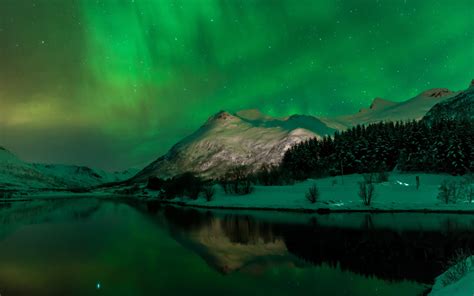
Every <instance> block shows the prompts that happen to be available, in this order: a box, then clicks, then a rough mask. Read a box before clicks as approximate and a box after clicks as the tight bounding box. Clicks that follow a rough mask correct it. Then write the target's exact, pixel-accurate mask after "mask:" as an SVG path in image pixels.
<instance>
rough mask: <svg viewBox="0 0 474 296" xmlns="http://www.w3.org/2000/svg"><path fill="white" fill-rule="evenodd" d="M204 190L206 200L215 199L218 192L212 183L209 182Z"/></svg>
mask: <svg viewBox="0 0 474 296" xmlns="http://www.w3.org/2000/svg"><path fill="white" fill-rule="evenodd" d="M202 192H203V193H204V197H205V198H206V200H207V201H208V202H209V201H212V200H213V199H214V194H215V193H216V190H215V189H214V186H213V185H212V184H207V185H205V186H204V187H203V189H202Z"/></svg>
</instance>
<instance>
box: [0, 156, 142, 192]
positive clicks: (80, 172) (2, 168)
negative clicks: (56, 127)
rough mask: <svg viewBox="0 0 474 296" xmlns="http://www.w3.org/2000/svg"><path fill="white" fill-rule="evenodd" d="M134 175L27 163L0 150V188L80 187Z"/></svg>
mask: <svg viewBox="0 0 474 296" xmlns="http://www.w3.org/2000/svg"><path fill="white" fill-rule="evenodd" d="M137 172H138V170H137V169H129V170H126V171H122V172H114V173H108V172H105V171H103V170H99V169H91V168H89V167H85V166H76V165H60V164H39V163H28V162H24V161H22V160H21V159H19V158H18V157H16V156H15V155H14V154H13V153H11V152H10V151H8V150H7V149H6V148H4V147H0V189H8V190H41V189H51V188H54V189H71V188H83V187H91V186H97V185H100V184H103V183H109V182H117V181H122V180H126V179H129V178H131V177H132V176H133V175H134V174H136V173H137Z"/></svg>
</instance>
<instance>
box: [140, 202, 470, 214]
mask: <svg viewBox="0 0 474 296" xmlns="http://www.w3.org/2000/svg"><path fill="white" fill-rule="evenodd" d="M132 199H133V200H135V201H137V200H136V199H134V198H132ZM138 201H143V202H146V203H156V204H167V205H174V206H180V207H187V208H198V209H209V210H212V209H215V210H240V211H267V212H268V211H274V212H290V213H301V214H321V215H325V214H331V213H374V214H377V213H421V214H465V215H469V214H474V208H473V209H466V210H460V209H380V208H367V209H347V208H345V209H333V208H315V209H309V208H282V207H274V208H271V207H245V206H217V205H216V206H213V205H203V204H189V203H186V202H183V201H172V200H171V201H167V200H138Z"/></svg>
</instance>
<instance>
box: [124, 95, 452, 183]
mask: <svg viewBox="0 0 474 296" xmlns="http://www.w3.org/2000/svg"><path fill="white" fill-rule="evenodd" d="M459 93H460V92H452V91H450V90H448V89H445V88H436V89H431V90H428V91H425V92H423V93H421V94H419V95H418V96H416V97H414V98H412V99H409V100H407V101H404V102H400V103H397V102H392V101H388V100H384V99H381V98H376V99H375V100H374V101H373V102H372V104H371V105H370V107H369V108H367V109H362V110H360V111H359V112H358V113H356V114H352V115H345V116H338V117H335V118H327V117H326V118H319V117H314V116H309V115H292V116H289V117H283V118H275V117H271V116H268V115H264V114H262V113H260V112H259V111H258V110H244V111H240V112H237V113H235V114H231V113H229V112H224V111H221V112H219V113H217V114H216V115H214V116H211V117H210V118H209V119H208V121H207V122H206V123H205V124H204V125H203V126H201V128H199V129H198V130H197V131H196V132H195V133H193V134H192V135H190V136H188V137H186V138H184V139H183V140H181V141H180V142H178V143H177V144H176V145H175V146H173V147H172V148H171V150H170V151H169V152H168V153H166V154H165V155H163V156H161V157H160V158H158V159H157V160H156V161H154V162H152V163H151V164H150V165H148V166H147V167H145V168H144V169H143V170H142V171H141V172H140V173H138V174H137V175H136V177H135V178H134V179H133V180H134V181H144V180H146V179H147V178H148V177H150V176H159V177H165V178H166V177H171V176H174V175H177V174H180V173H183V172H186V171H192V172H195V173H198V174H200V175H202V176H205V177H218V176H221V175H222V174H224V173H225V172H227V171H228V170H229V169H230V168H232V167H234V166H236V165H247V166H249V167H250V169H252V170H257V169H259V168H260V167H262V165H264V164H265V165H273V164H278V163H279V162H280V161H281V159H282V157H283V155H284V153H285V151H286V150H287V149H288V148H289V147H291V146H292V145H294V144H296V143H299V142H301V141H304V140H306V139H308V138H311V137H315V136H316V137H321V136H324V135H332V134H333V133H334V132H335V131H336V130H345V129H347V128H349V127H352V126H355V125H357V124H369V123H374V122H380V121H405V120H420V119H421V118H423V116H425V114H426V113H427V112H428V111H429V110H430V109H431V108H432V107H433V106H434V105H436V104H438V103H440V102H442V101H445V100H447V99H449V98H452V97H454V96H456V95H458V94H459Z"/></svg>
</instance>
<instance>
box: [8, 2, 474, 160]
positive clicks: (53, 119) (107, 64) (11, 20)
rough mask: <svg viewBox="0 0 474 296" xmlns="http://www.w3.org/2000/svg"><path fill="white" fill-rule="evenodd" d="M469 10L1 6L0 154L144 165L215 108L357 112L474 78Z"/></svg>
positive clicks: (297, 5) (336, 5)
mask: <svg viewBox="0 0 474 296" xmlns="http://www.w3.org/2000/svg"><path fill="white" fill-rule="evenodd" d="M473 14H474V2H473V1H472V0H455V1H453V0H448V1H435V0H433V1H426V0H405V1H403V0H401V1H398V0H389V1H382V0H379V1H377V0H354V1H342V0H341V1H337V0H324V1H321V0H320V1H295V0H286V1H278V0H266V1H265V0H261V1H257V0H245V1H243V0H241V1H239V0H201V1H198V0H183V1H172V0H115V1H114V0H41V1H40V0H37V1H33V0H29V1H27V0H1V1H0V112H1V113H0V145H4V146H6V147H7V148H9V149H10V150H12V151H13V152H15V153H16V154H17V155H19V156H20V157H22V158H23V159H25V160H28V161H40V162H55V163H74V164H84V165H89V166H94V167H101V168H106V169H123V168H127V167H129V166H135V165H144V164H146V163H147V162H149V161H151V160H153V159H154V158H156V157H158V156H160V155H161V154H162V153H164V152H165V151H166V150H167V149H168V148H169V147H170V146H171V145H172V144H174V143H175V142H176V141H177V140H179V139H181V138H182V137H183V136H185V135H187V134H189V133H191V132H192V131H194V130H195V129H196V128H197V127H199V126H200V125H201V124H202V123H203V121H204V120H205V119H206V118H207V117H208V116H210V115H211V114H214V113H216V112H217V111H219V110H229V111H237V110H240V109H247V108H259V109H260V110H261V111H263V112H265V113H268V114H271V115H279V116H281V115H290V114H293V113H300V114H313V115H330V116H331V115H338V114H344V113H353V112H356V111H357V110H358V109H359V108H360V107H362V106H366V105H368V104H370V102H371V101H372V99H373V98H374V97H383V98H386V99H390V100H394V101H401V100H405V99H408V98H410V97H413V96H414V95H416V94H418V93H419V92H421V91H423V90H426V89H429V88H433V87H448V88H450V89H453V90H459V89H465V88H466V87H467V86H468V84H469V82H470V80H471V79H472V78H474V67H473V66H474V17H472V16H473Z"/></svg>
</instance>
